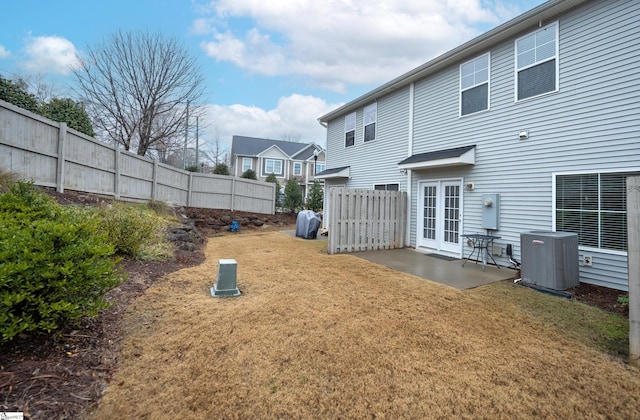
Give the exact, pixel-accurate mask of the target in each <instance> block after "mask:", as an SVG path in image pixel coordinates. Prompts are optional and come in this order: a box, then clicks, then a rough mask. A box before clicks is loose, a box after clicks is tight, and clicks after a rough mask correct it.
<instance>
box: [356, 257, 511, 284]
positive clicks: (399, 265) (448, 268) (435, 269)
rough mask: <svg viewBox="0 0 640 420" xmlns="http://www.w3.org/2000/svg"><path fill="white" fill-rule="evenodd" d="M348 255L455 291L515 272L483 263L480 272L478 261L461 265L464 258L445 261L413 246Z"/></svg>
mask: <svg viewBox="0 0 640 420" xmlns="http://www.w3.org/2000/svg"><path fill="white" fill-rule="evenodd" d="M351 255H354V256H356V257H360V258H364V259H366V260H369V261H371V262H374V263H377V264H381V265H384V266H386V267H389V268H392V269H394V270H398V271H402V272H405V273H409V274H413V275H416V276H418V277H422V278H423V279H427V280H431V281H434V282H437V283H442V284H446V285H447V286H451V287H453V288H456V289H459V290H465V289H473V288H474V287H478V286H482V285H485V284H489V283H494V282H497V281H502V280H507V279H512V278H514V276H515V275H516V273H517V271H516V270H512V269H510V268H506V267H501V268H497V267H496V266H495V265H487V266H486V267H485V269H484V271H483V270H482V264H481V263H476V262H475V261H472V260H470V261H468V262H467V263H466V264H465V265H464V267H462V263H463V262H464V260H446V259H443V258H440V257H438V256H433V255H429V254H424V253H422V252H418V251H416V250H415V249H413V248H403V249H389V250H382V251H363V252H354V253H353V254H351Z"/></svg>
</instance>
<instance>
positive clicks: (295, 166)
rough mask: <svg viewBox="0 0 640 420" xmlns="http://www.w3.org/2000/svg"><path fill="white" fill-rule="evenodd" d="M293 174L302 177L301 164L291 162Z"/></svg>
mask: <svg viewBox="0 0 640 420" xmlns="http://www.w3.org/2000/svg"><path fill="white" fill-rule="evenodd" d="M293 174H294V175H296V176H298V175H302V162H293Z"/></svg>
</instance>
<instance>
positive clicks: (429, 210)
mask: <svg viewBox="0 0 640 420" xmlns="http://www.w3.org/2000/svg"><path fill="white" fill-rule="evenodd" d="M423 205H424V213H423V225H422V226H423V229H422V230H423V232H422V235H423V236H422V237H423V238H424V239H431V240H435V239H436V187H435V186H429V187H424V203H423Z"/></svg>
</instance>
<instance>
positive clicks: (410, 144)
mask: <svg viewBox="0 0 640 420" xmlns="http://www.w3.org/2000/svg"><path fill="white" fill-rule="evenodd" d="M414 100H415V86H414V83H413V82H411V84H410V85H409V135H408V137H409V138H408V139H407V140H408V141H407V157H409V156H411V155H413V112H414V110H413V104H414ZM411 175H412V173H411V169H408V170H407V214H406V218H405V220H406V221H407V227H406V232H405V237H404V245H405V246H407V245H409V244H410V243H411V198H412V194H411V192H412V189H413V186H412V185H411V179H412V176H411Z"/></svg>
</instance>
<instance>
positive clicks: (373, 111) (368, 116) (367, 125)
mask: <svg viewBox="0 0 640 420" xmlns="http://www.w3.org/2000/svg"><path fill="white" fill-rule="evenodd" d="M377 119H378V104H377V103H375V102H374V103H372V104H371V105H369V106H367V107H365V108H364V141H371V140H375V138H376V120H377Z"/></svg>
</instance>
